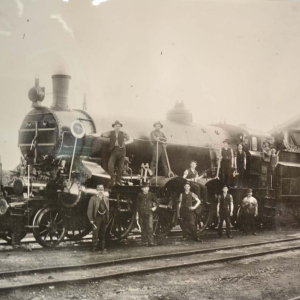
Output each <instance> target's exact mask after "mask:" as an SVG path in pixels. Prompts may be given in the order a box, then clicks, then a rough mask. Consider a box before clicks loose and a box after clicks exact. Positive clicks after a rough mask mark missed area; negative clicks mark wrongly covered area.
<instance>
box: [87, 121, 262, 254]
mask: <svg viewBox="0 0 300 300" xmlns="http://www.w3.org/2000/svg"><path fill="white" fill-rule="evenodd" d="M122 126H123V125H122V124H121V123H120V122H119V121H115V123H114V124H112V127H113V128H114V130H112V131H108V132H105V133H102V134H101V135H100V136H101V137H105V138H109V139H110V143H109V149H110V151H111V154H110V157H109V162H108V172H109V174H110V176H111V180H112V182H111V183H112V185H115V184H117V185H121V184H122V183H121V177H122V173H123V166H124V160H125V156H126V145H127V144H130V143H132V142H133V139H132V138H131V137H130V136H129V135H128V134H127V133H125V132H123V131H121V127H122ZM153 126H154V128H155V130H153V131H152V132H151V133H150V139H151V142H152V144H153V150H152V160H151V165H150V169H151V173H152V174H155V171H156V172H157V164H158V160H159V159H161V161H162V165H163V171H164V175H165V176H166V177H168V173H169V171H170V170H169V168H168V164H167V158H166V151H165V147H166V143H167V138H166V137H165V135H164V134H163V132H162V131H161V129H162V128H163V124H162V123H160V122H156V123H154V124H153ZM93 135H94V136H99V135H98V134H93ZM223 144H224V147H223V148H222V150H221V157H222V160H221V163H222V166H221V167H222V175H223V182H224V183H225V184H226V185H225V186H224V187H223V189H222V194H221V195H220V196H219V197H218V205H217V216H218V217H219V218H220V220H219V230H218V235H219V237H221V236H222V227H223V222H224V221H225V222H226V234H227V237H229V238H232V236H231V235H230V216H232V214H233V199H232V196H231V195H230V194H229V193H228V187H229V182H230V172H231V169H232V167H233V152H232V149H231V148H229V141H228V140H225V141H223ZM116 162H118V164H117V168H118V170H117V175H116V178H115V176H114V173H115V172H114V168H115V163H116ZM236 162H237V170H238V172H239V174H240V176H239V178H240V179H239V183H238V186H242V178H243V172H244V169H245V168H246V154H245V152H244V151H243V146H242V144H239V145H238V151H237V161H236ZM196 166H197V162H196V161H191V162H190V168H189V169H187V170H185V172H184V174H183V178H185V179H186V180H187V181H186V183H185V184H184V191H183V193H181V194H180V197H179V218H180V220H181V222H180V225H181V227H182V233H183V240H186V239H187V234H188V231H189V232H190V234H191V235H192V237H193V238H194V240H195V241H197V242H202V241H201V240H200V239H199V237H198V235H197V229H196V226H195V214H194V211H195V210H196V209H197V208H198V207H199V205H200V204H201V200H202V201H203V202H206V199H207V194H206V193H207V191H206V188H205V187H204V188H203V189H201V185H200V184H198V183H196V181H197V179H198V178H199V174H198V172H197V171H196ZM191 188H192V189H193V190H194V191H195V193H193V192H191V191H190V190H191ZM141 189H142V192H141V193H139V194H138V196H137V215H136V219H137V222H139V223H140V226H141V232H142V244H143V245H148V246H154V245H155V244H154V238H153V212H154V211H155V210H156V209H157V207H158V206H159V203H158V200H157V198H156V196H155V195H154V194H153V193H151V192H149V184H148V183H147V182H144V183H143V185H142V187H141ZM97 191H98V193H97V195H95V196H93V197H92V198H91V200H90V202H89V206H88V212H87V214H88V218H89V220H90V222H91V223H92V225H93V227H94V230H93V251H95V250H96V249H97V247H99V249H100V250H101V251H103V250H105V232H106V227H107V224H108V221H109V201H108V198H107V196H106V195H105V191H104V186H103V185H98V186H97ZM200 194H201V197H200ZM199 198H201V200H200V199H199ZM194 201H195V202H196V203H195V204H194V205H193V202H194ZM242 208H243V211H244V219H245V220H246V222H245V226H244V233H245V234H246V232H247V226H250V227H251V230H252V232H253V234H256V233H255V231H254V223H253V220H254V216H255V215H257V201H256V199H255V198H253V197H252V191H251V190H248V192H247V197H246V198H245V199H244V200H243V202H242Z"/></svg>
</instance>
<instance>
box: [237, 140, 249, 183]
mask: <svg viewBox="0 0 300 300" xmlns="http://www.w3.org/2000/svg"><path fill="white" fill-rule="evenodd" d="M246 164H247V158H246V153H245V151H244V150H243V144H242V143H239V144H238V150H237V152H236V167H237V171H238V174H239V175H238V177H237V186H238V187H242V185H243V177H244V170H246Z"/></svg>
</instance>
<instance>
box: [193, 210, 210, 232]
mask: <svg viewBox="0 0 300 300" xmlns="http://www.w3.org/2000/svg"><path fill="white" fill-rule="evenodd" d="M194 213H195V223H196V228H197V233H198V234H199V233H201V232H203V231H204V230H205V228H206V227H207V226H208V225H209V224H210V222H211V216H212V210H211V206H210V205H205V204H204V205H201V206H200V207H199V208H198V209H196V210H195V212H194Z"/></svg>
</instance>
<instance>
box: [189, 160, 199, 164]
mask: <svg viewBox="0 0 300 300" xmlns="http://www.w3.org/2000/svg"><path fill="white" fill-rule="evenodd" d="M193 162H194V163H195V164H196V165H198V163H197V162H196V161H195V160H191V161H190V164H191V163H193Z"/></svg>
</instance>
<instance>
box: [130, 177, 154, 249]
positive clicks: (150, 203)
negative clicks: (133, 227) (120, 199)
mask: <svg viewBox="0 0 300 300" xmlns="http://www.w3.org/2000/svg"><path fill="white" fill-rule="evenodd" d="M158 206H159V203H158V200H157V198H156V196H155V195H154V194H153V193H151V192H149V183H147V182H143V184H142V192H141V193H139V194H138V196H137V213H136V220H137V221H138V220H140V224H141V229H142V245H144V246H147V245H148V246H155V244H154V241H153V239H154V237H153V212H154V211H155V210H156V209H157V207H158Z"/></svg>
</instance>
